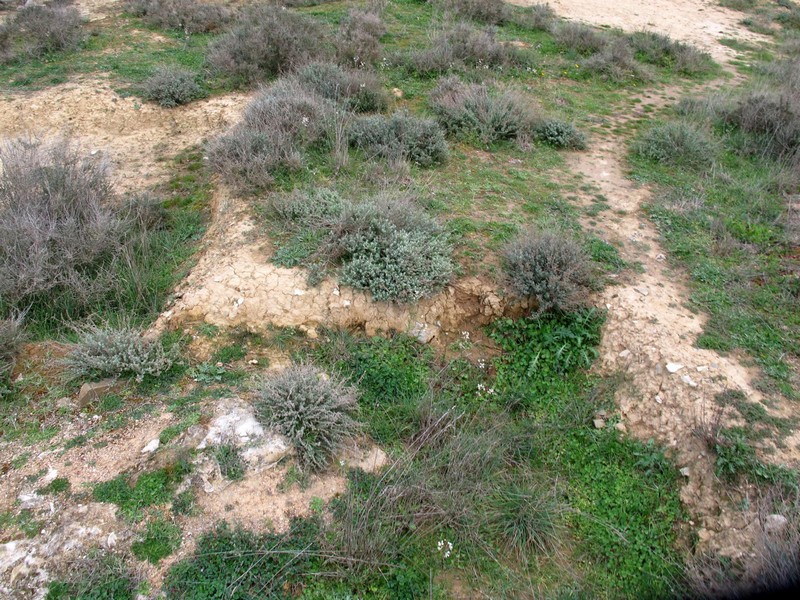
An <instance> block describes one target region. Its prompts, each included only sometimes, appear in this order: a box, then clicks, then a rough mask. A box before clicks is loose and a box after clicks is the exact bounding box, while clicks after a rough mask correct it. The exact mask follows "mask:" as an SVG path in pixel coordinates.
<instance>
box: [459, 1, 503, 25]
mask: <svg viewBox="0 0 800 600" xmlns="http://www.w3.org/2000/svg"><path fill="white" fill-rule="evenodd" d="M444 8H445V11H447V12H449V13H450V14H451V15H453V16H455V17H457V18H460V19H468V20H470V21H477V22H478V23H485V24H487V25H502V24H503V23H505V22H506V21H508V19H509V16H510V15H511V10H510V9H509V6H508V5H507V4H506V3H505V2H503V0H444Z"/></svg>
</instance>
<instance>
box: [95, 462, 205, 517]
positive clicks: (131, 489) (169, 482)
mask: <svg viewBox="0 0 800 600" xmlns="http://www.w3.org/2000/svg"><path fill="white" fill-rule="evenodd" d="M189 471H190V465H189V463H188V462H187V461H186V460H183V459H179V460H178V461H177V462H176V463H175V464H173V465H170V466H169V467H164V468H163V469H158V470H156V471H147V472H144V473H141V474H139V476H138V477H136V478H135V481H132V480H131V478H129V477H128V476H127V475H125V474H122V475H119V476H117V477H115V478H114V479H111V480H109V481H104V482H102V483H98V484H97V485H95V486H94V490H93V491H92V495H93V498H94V500H95V501H96V502H110V503H112V504H116V505H117V506H119V508H120V510H121V511H122V514H123V515H125V516H126V517H127V518H130V519H139V518H141V516H142V509H144V508H147V507H150V506H153V505H157V504H166V503H167V502H169V501H170V500H171V499H172V494H173V493H174V491H175V488H176V487H177V486H178V484H179V483H180V482H181V480H182V479H183V477H184V476H185V475H187V474H188V473H189Z"/></svg>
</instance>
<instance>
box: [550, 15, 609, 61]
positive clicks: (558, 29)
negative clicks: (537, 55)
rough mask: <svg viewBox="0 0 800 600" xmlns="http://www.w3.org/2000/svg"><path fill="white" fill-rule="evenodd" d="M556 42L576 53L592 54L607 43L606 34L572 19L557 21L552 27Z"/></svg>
mask: <svg viewBox="0 0 800 600" xmlns="http://www.w3.org/2000/svg"><path fill="white" fill-rule="evenodd" d="M552 33H553V39H554V40H555V42H556V44H558V45H559V46H561V47H563V48H566V49H568V50H574V51H575V52H577V53H578V54H584V55H589V54H594V53H596V52H600V51H601V50H603V49H604V48H605V47H606V46H608V44H609V41H610V40H609V38H608V35H607V34H605V33H602V32H600V31H599V30H597V29H595V28H594V27H591V26H590V25H585V24H583V23H576V22H574V21H565V22H561V23H557V24H555V25H554V26H553V28H552Z"/></svg>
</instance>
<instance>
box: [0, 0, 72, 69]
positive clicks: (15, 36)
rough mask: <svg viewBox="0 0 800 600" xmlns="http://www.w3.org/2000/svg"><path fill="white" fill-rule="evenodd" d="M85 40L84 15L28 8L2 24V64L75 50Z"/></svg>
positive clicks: (57, 8)
mask: <svg viewBox="0 0 800 600" xmlns="http://www.w3.org/2000/svg"><path fill="white" fill-rule="evenodd" d="M83 39H84V32H83V24H82V19H81V14H80V12H78V9H77V8H74V7H65V6H26V7H24V8H22V9H20V10H19V11H17V12H16V13H15V14H14V16H13V17H11V18H9V19H8V20H7V21H6V22H5V23H2V24H0V60H2V61H3V62H10V61H13V60H16V59H18V58H20V57H23V56H31V57H41V56H44V55H46V54H50V53H52V52H63V51H67V50H75V49H76V48H77V47H78V46H80V45H81V43H82V42H83Z"/></svg>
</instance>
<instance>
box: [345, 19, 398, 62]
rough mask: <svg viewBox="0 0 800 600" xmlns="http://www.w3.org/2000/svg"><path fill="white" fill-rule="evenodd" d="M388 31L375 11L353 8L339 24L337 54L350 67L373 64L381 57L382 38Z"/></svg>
mask: <svg viewBox="0 0 800 600" xmlns="http://www.w3.org/2000/svg"><path fill="white" fill-rule="evenodd" d="M385 33H386V26H385V25H384V24H383V21H382V20H381V17H380V15H378V14H376V13H374V12H365V11H362V10H351V11H350V12H349V13H348V15H347V17H345V18H344V19H343V20H342V23H341V25H340V26H339V33H338V35H337V36H336V56H337V58H338V60H339V62H340V63H341V64H343V65H346V66H348V67H356V68H362V67H365V66H367V65H373V64H375V63H376V62H378V60H379V59H380V57H381V43H380V39H381V36H383V35H384V34H385Z"/></svg>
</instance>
